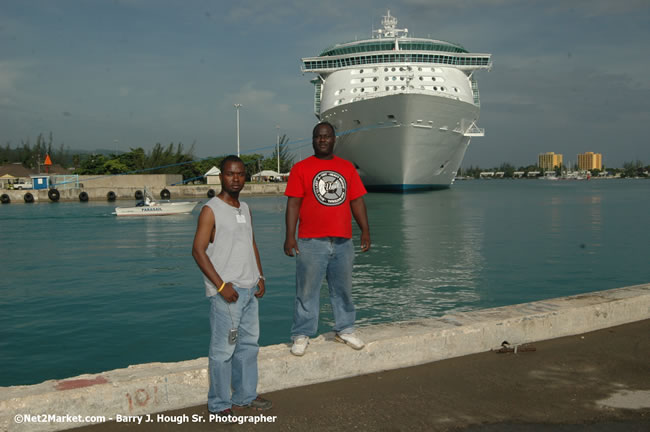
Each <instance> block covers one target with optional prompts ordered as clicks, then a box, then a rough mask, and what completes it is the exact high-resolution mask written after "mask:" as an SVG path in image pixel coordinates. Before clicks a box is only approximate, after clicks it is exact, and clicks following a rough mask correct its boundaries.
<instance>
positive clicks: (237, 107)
mask: <svg viewBox="0 0 650 432" xmlns="http://www.w3.org/2000/svg"><path fill="white" fill-rule="evenodd" d="M234 107H235V109H236V110H237V157H239V108H241V107H242V104H234Z"/></svg>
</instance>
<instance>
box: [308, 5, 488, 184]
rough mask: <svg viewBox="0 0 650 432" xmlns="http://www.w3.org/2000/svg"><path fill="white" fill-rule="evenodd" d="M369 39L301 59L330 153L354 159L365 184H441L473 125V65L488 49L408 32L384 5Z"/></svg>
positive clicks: (450, 175) (481, 65)
mask: <svg viewBox="0 0 650 432" xmlns="http://www.w3.org/2000/svg"><path fill="white" fill-rule="evenodd" d="M382 26H383V28H382V29H378V30H375V31H373V35H372V37H371V38H370V39H366V40H359V41H354V42H348V43H342V44H337V45H334V46H333V47H330V48H327V49H326V50H324V51H323V52H322V53H321V54H320V55H319V56H317V57H307V58H303V59H302V68H301V69H302V71H303V72H313V73H314V74H316V78H315V79H313V80H312V83H313V84H314V113H315V114H316V117H317V118H318V119H319V120H321V121H328V122H330V123H332V124H333V125H334V127H335V128H336V133H337V142H336V147H335V149H334V152H335V154H336V155H337V156H340V157H342V158H344V159H347V160H349V161H351V162H352V163H354V165H355V166H356V167H357V170H358V171H359V174H360V175H361V179H362V180H363V183H364V184H365V186H366V188H367V189H368V190H380V191H381V190H383V191H398V192H407V191H411V190H423V189H443V188H448V187H449V186H450V185H451V183H452V182H453V180H454V177H455V175H456V172H457V171H458V168H459V167H460V164H461V162H462V160H463V157H464V155H465V151H466V150H467V147H468V146H469V142H470V140H471V139H472V137H479V136H483V135H484V130H483V129H481V128H479V127H478V126H477V122H478V118H479V111H480V100H479V91H478V85H477V83H476V80H475V78H474V72H476V71H477V70H481V69H488V70H489V69H490V68H491V67H492V57H491V54H479V53H470V52H468V51H467V50H466V49H465V48H463V47H462V46H461V45H458V44H456V43H451V42H446V41H442V40H435V39H423V38H416V37H409V36H408V29H398V28H397V19H396V18H395V17H394V16H391V14H390V11H388V13H387V15H385V16H384V17H383V20H382Z"/></svg>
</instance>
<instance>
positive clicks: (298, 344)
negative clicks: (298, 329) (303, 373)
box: [291, 336, 309, 357]
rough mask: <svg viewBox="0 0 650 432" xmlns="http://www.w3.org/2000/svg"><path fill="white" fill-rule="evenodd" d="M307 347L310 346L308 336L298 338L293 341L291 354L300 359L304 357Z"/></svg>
mask: <svg viewBox="0 0 650 432" xmlns="http://www.w3.org/2000/svg"><path fill="white" fill-rule="evenodd" d="M307 345H309V338H308V337H307V336H298V337H297V338H295V339H294V340H293V345H292V346H291V354H293V355H295V356H298V357H302V356H304V355H305V350H306V349H307Z"/></svg>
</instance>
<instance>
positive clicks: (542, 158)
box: [537, 152, 562, 171]
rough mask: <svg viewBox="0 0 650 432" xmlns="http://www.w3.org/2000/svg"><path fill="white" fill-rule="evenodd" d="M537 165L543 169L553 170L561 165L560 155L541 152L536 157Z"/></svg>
mask: <svg viewBox="0 0 650 432" xmlns="http://www.w3.org/2000/svg"><path fill="white" fill-rule="evenodd" d="M537 166H539V167H540V168H541V169H542V170H543V171H553V170H554V169H555V168H556V167H560V168H561V167H562V155H561V154H555V153H553V152H548V153H541V154H540V155H539V156H538V157H537Z"/></svg>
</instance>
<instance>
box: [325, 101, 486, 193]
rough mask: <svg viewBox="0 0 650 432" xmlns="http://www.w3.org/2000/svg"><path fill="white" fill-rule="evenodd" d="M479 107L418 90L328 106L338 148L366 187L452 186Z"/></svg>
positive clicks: (404, 189) (400, 189)
mask: <svg viewBox="0 0 650 432" xmlns="http://www.w3.org/2000/svg"><path fill="white" fill-rule="evenodd" d="M478 115H479V108H478V107H477V106H476V105H474V104H471V103H467V102H463V101H460V100H457V99H452V98H445V97H437V96H432V95H427V94H418V93H401V94H394V95H387V96H382V97H374V98H368V99H365V100H360V101H356V102H352V103H348V104H345V105H344V106H341V107H336V108H333V109H330V110H328V111H325V112H323V113H322V115H321V119H322V120H326V121H329V122H330V123H332V124H333V125H334V126H335V127H336V129H337V134H338V138H337V142H336V147H335V149H334V152H335V154H337V155H338V156H340V157H342V158H344V159H347V160H349V161H351V162H352V163H354V164H355V166H356V167H357V170H358V171H359V174H360V175H361V179H362V181H363V183H364V185H365V186H366V188H367V189H368V190H374V191H395V192H408V191H416V190H431V189H444V188H448V187H449V186H450V185H451V183H452V181H453V179H454V177H455V174H456V172H457V171H458V168H459V167H460V164H461V162H462V160H463V157H464V155H465V151H466V150H467V147H468V146H469V143H470V138H471V137H470V136H468V135H467V134H465V133H464V132H466V131H467V129H468V125H471V124H472V123H473V122H476V121H477V120H478Z"/></svg>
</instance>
